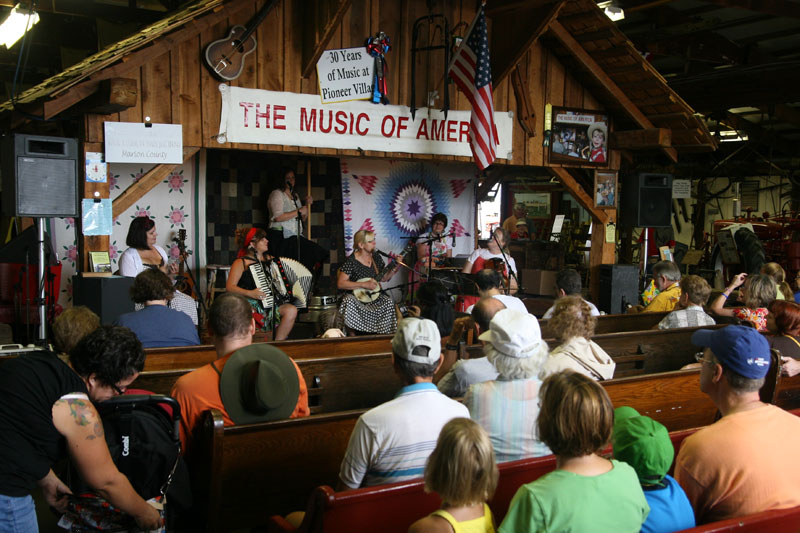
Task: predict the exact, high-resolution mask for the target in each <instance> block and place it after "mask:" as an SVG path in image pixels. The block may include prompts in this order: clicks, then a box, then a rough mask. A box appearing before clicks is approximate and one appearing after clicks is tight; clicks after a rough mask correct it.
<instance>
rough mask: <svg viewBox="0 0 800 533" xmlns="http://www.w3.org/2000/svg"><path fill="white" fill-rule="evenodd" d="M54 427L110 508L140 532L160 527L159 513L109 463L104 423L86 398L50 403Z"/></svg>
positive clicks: (91, 485) (110, 461)
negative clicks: (132, 521)
mask: <svg viewBox="0 0 800 533" xmlns="http://www.w3.org/2000/svg"><path fill="white" fill-rule="evenodd" d="M53 424H54V425H55V427H56V429H57V430H58V432H59V433H61V434H62V435H64V437H65V438H66V439H67V449H68V450H69V453H70V456H71V457H72V460H73V463H74V464H75V466H76V468H77V469H78V472H80V474H81V476H82V477H83V479H85V480H86V482H87V483H88V484H89V486H90V487H92V488H93V489H94V490H96V491H97V492H98V494H100V496H102V497H103V498H105V499H106V500H108V501H109V502H110V503H111V504H112V505H114V506H115V507H117V508H118V509H121V510H123V511H125V512H126V513H128V514H130V515H131V516H133V517H134V518H135V519H136V523H137V524H138V525H139V527H141V528H142V529H144V530H152V529H156V528H158V527H160V525H161V518H160V517H159V514H158V511H156V509H155V508H153V507H151V506H150V505H149V504H148V503H147V502H145V501H144V500H143V499H142V498H141V497H140V496H139V495H138V494H136V491H134V490H133V487H131V484H130V482H129V481H128V478H127V477H125V476H124V475H123V474H121V473H120V471H119V470H117V467H116V466H115V465H114V462H113V461H112V460H111V453H110V452H109V451H108V446H107V445H106V440H105V435H104V432H103V423H102V421H101V420H100V415H98V414H97V410H96V409H95V408H94V405H92V402H91V401H89V399H88V398H85V397H84V398H80V397H74V395H70V396H68V397H67V396H65V397H63V398H61V399H59V400H58V401H56V403H54V404H53ZM48 476H49V474H48ZM54 477H55V476H54ZM45 479H47V477H45ZM56 479H57V478H56Z"/></svg>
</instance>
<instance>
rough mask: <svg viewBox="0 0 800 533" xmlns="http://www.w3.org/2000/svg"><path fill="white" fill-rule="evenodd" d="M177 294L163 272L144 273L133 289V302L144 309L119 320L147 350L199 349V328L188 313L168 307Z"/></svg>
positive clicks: (140, 275)
mask: <svg viewBox="0 0 800 533" xmlns="http://www.w3.org/2000/svg"><path fill="white" fill-rule="evenodd" d="M174 294H175V289H174V288H173V287H172V281H170V279H169V277H167V275H166V274H164V273H163V272H161V271H160V270H143V271H142V272H141V273H140V274H139V275H137V276H136V279H135V280H133V286H131V299H132V300H133V301H134V302H135V303H137V304H143V305H144V308H143V309H140V310H139V311H134V312H133V313H125V314H124V315H121V316H120V317H119V318H117V321H116V323H117V325H120V326H125V327H126V328H130V329H131V330H132V331H133V332H134V333H135V334H136V337H138V338H139V341H141V343H142V346H144V347H145V348H161V347H164V346H196V345H198V344H200V337H199V336H198V335H197V328H196V327H195V325H194V324H193V323H192V319H191V318H189V316H188V315H187V314H186V313H181V312H180V311H175V310H174V309H170V308H169V307H167V305H168V304H169V302H170V300H172V298H173V296H174Z"/></svg>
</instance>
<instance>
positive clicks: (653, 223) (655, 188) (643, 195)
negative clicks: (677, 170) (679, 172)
mask: <svg viewBox="0 0 800 533" xmlns="http://www.w3.org/2000/svg"><path fill="white" fill-rule="evenodd" d="M619 216H620V219H621V223H622V224H623V225H624V226H628V227H639V228H661V227H669V226H672V175H671V174H647V173H642V174H637V175H633V176H627V177H625V178H623V180H622V203H621V205H620V212H619Z"/></svg>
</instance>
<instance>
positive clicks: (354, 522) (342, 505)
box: [269, 428, 696, 533]
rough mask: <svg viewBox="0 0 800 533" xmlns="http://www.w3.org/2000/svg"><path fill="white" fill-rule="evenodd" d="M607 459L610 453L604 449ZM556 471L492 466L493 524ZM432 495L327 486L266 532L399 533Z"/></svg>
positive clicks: (523, 462) (536, 462) (433, 500)
mask: <svg viewBox="0 0 800 533" xmlns="http://www.w3.org/2000/svg"><path fill="white" fill-rule="evenodd" d="M695 431H696V429H694V428H693V429H690V430H685V431H678V432H673V433H670V438H671V439H672V443H673V446H674V447H675V449H676V450H677V449H679V448H680V445H681V443H682V442H683V439H685V438H686V437H687V436H689V435H691V434H692V433H694V432H695ZM605 453H606V454H608V455H610V454H611V448H610V447H609V448H608V449H607V450H605ZM555 468H556V457H555V456H554V455H547V456H545V457H532V458H529V459H520V460H518V461H511V462H508V463H501V464H499V465H498V470H499V471H500V476H499V478H498V482H497V489H496V490H495V493H494V496H493V498H492V500H491V501H490V502H489V506H490V507H491V509H492V514H493V515H494V517H495V521H496V524H497V525H498V526H499V525H500V522H502V520H503V518H504V517H505V515H506V513H507V512H508V507H509V505H510V504H511V499H512V498H513V497H514V494H516V492H517V489H519V487H521V486H522V485H524V484H526V483H530V482H531V481H534V480H536V479H539V478H540V477H542V476H543V475H545V474H547V473H549V472H552V471H553V470H555ZM441 503H442V502H441V499H440V498H439V496H438V495H436V494H426V493H425V490H424V482H423V480H421V479H418V480H412V481H406V482H401V483H392V484H390V485H381V486H376V487H364V488H360V489H356V490H349V491H343V492H336V491H334V489H333V488H331V487H330V486H321V487H317V488H315V489H314V492H313V493H312V494H311V497H310V498H309V500H308V505H307V506H306V515H305V517H304V519H303V523H302V524H301V525H300V527H299V528H297V529H294V528H292V527H291V526H290V525H289V524H288V523H287V522H286V521H285V520H283V519H282V518H281V517H280V516H272V517H271V518H270V523H269V530H270V531H276V532H285V531H297V532H302V533H322V532H324V533H347V532H350V531H374V530H376V529H378V528H379V529H380V530H381V532H383V533H395V532H396V533H403V532H405V531H407V530H408V528H409V526H410V525H411V524H412V523H414V522H415V521H416V520H418V519H419V518H422V517H423V516H426V515H428V514H430V513H431V512H433V511H435V510H436V509H438V508H439V507H440V506H441Z"/></svg>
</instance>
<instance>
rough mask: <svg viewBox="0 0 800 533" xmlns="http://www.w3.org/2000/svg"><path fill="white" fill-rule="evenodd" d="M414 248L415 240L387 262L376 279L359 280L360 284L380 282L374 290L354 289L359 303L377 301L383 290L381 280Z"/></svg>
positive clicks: (354, 294)
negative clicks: (372, 281) (372, 280)
mask: <svg viewBox="0 0 800 533" xmlns="http://www.w3.org/2000/svg"><path fill="white" fill-rule="evenodd" d="M413 248H414V241H413V240H410V241H408V243H407V244H406V247H405V248H403V251H402V252H400V254H399V255H397V256H394V257H392V258H391V259H390V260H389V262H387V263H386V265H385V266H384V267H383V268H382V269H381V271H380V272H378V273H377V274H376V275H375V277H370V278H361V279H360V280H358V283H363V282H365V281H369V280H371V279H374V280H375V281H377V282H378V286H377V287H376V288H374V289H363V288H358V289H353V296H355V297H356V299H357V300H358V301H359V302H361V303H364V304H368V303H371V302H374V301H375V300H377V299H378V297H379V296H380V295H381V290H382V287H381V282H380V280H382V279H383V276H385V275H386V274H387V273H388V272H389V271H390V270H391V269H393V268H394V266H395V264H396V263H397V262H398V257H399V258H400V259H399V261H400V262H403V261H404V260H405V256H406V254H408V253H409V252H410V251H411V250H412V249H413Z"/></svg>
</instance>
